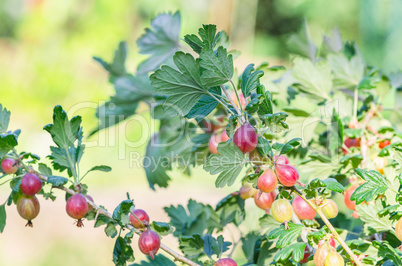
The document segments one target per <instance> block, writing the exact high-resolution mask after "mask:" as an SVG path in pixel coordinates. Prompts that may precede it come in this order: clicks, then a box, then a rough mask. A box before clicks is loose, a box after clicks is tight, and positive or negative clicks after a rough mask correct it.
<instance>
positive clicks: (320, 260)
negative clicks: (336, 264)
mask: <svg viewBox="0 0 402 266" xmlns="http://www.w3.org/2000/svg"><path fill="white" fill-rule="evenodd" d="M330 252H335V248H334V247H331V246H330V245H328V244H327V243H325V244H323V245H322V246H321V247H319V248H318V249H317V250H316V251H315V253H314V265H315V266H324V265H325V259H326V258H327V256H328V254H329V253H330Z"/></svg>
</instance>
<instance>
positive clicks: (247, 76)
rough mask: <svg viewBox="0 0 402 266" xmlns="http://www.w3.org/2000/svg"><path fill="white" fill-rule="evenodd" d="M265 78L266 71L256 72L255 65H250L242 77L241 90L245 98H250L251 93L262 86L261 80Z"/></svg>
mask: <svg viewBox="0 0 402 266" xmlns="http://www.w3.org/2000/svg"><path fill="white" fill-rule="evenodd" d="M262 76H264V71H262V70H255V69H254V64H249V65H248V66H247V67H246V68H245V69H244V71H243V74H242V76H241V83H240V88H241V91H242V93H243V95H244V97H247V96H249V94H250V92H252V91H253V90H255V89H256V88H257V86H259V85H260V78H261V77H262Z"/></svg>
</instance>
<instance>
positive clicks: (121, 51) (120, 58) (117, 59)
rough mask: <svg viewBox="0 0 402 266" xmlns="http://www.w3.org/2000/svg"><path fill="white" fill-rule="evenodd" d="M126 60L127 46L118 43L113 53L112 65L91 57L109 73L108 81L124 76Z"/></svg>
mask: <svg viewBox="0 0 402 266" xmlns="http://www.w3.org/2000/svg"><path fill="white" fill-rule="evenodd" d="M126 58H127V44H126V42H120V43H119V46H118V47H117V49H116V51H115V52H114V58H113V61H112V63H107V62H105V61H103V59H101V58H99V57H93V59H94V60H95V61H97V62H98V63H99V64H101V65H102V67H103V68H104V69H105V70H106V71H108V72H109V74H110V80H111V81H113V80H114V79H115V78H117V77H120V76H124V75H125V74H126V67H125V62H126Z"/></svg>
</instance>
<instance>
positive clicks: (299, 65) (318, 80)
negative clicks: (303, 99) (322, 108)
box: [292, 58, 332, 99]
mask: <svg viewBox="0 0 402 266" xmlns="http://www.w3.org/2000/svg"><path fill="white" fill-rule="evenodd" d="M293 63H294V67H293V72H292V74H293V77H294V78H295V79H296V81H297V83H298V84H300V85H301V87H300V88H299V89H300V90H301V91H303V92H306V93H309V94H311V95H314V96H315V97H318V98H322V99H331V97H330V96H329V93H330V91H331V89H332V75H331V69H330V68H329V66H328V65H327V64H326V63H325V62H324V61H322V62H318V63H316V64H313V63H312V62H311V61H310V60H307V59H303V58H295V60H294V61H293Z"/></svg>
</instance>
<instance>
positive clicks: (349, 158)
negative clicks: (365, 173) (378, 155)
mask: <svg viewBox="0 0 402 266" xmlns="http://www.w3.org/2000/svg"><path fill="white" fill-rule="evenodd" d="M362 161H363V156H362V155H361V154H355V155H346V156H344V157H342V159H341V160H340V161H339V163H341V164H343V165H344V166H345V167H346V166H347V165H348V164H349V163H351V164H352V167H353V168H357V167H359V165H360V163H361V162H362Z"/></svg>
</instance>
